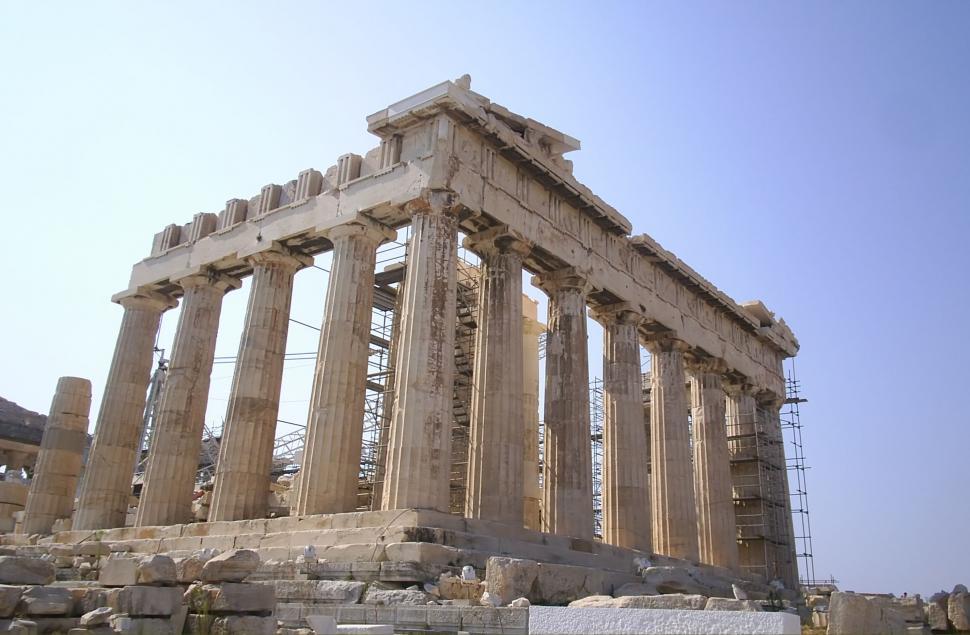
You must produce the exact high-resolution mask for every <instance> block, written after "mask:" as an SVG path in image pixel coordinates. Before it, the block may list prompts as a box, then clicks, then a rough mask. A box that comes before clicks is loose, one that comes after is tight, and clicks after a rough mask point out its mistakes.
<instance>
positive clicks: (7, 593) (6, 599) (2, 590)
mask: <svg viewBox="0 0 970 635" xmlns="http://www.w3.org/2000/svg"><path fill="white" fill-rule="evenodd" d="M23 592H24V590H23V589H22V588H21V587H19V586H8V585H6V584H2V585H0V617H10V616H11V615H13V612H14V609H16V608H17V603H18V602H20V595H21V594H22V593H23Z"/></svg>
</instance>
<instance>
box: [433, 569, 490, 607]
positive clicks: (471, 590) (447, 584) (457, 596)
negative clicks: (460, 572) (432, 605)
mask: <svg viewBox="0 0 970 635" xmlns="http://www.w3.org/2000/svg"><path fill="white" fill-rule="evenodd" d="M487 577H488V576H487V574H486V578H487ZM437 587H438V595H439V597H441V598H442V599H444V600H471V601H472V602H474V603H475V604H478V602H479V601H480V600H481V599H482V593H484V592H485V582H483V581H481V580H475V581H473V582H469V581H466V580H462V579H461V578H460V577H459V576H456V575H454V574H451V573H442V574H441V575H440V576H439V577H438V584H437Z"/></svg>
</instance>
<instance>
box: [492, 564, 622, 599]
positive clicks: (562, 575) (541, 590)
mask: <svg viewBox="0 0 970 635" xmlns="http://www.w3.org/2000/svg"><path fill="white" fill-rule="evenodd" d="M604 580H605V578H604V575H603V572H601V571H596V570H594V569H589V568H587V567H575V566H571V565H564V564H545V563H543V564H540V565H539V571H538V575H536V579H535V584H534V585H533V586H532V589H530V590H528V594H527V595H525V597H527V598H529V600H530V601H532V602H533V603H535V604H547V605H553V606H561V605H566V604H569V603H570V602H572V601H573V600H578V599H580V598H584V597H586V596H589V595H605V594H606V592H607V591H608V590H607V589H606V588H605V582H604ZM485 586H486V588H487V587H488V582H487V581H486V583H485ZM521 595H523V594H518V595H515V596H514V597H512V599H515V598H516V597H520V596H521ZM509 601H511V600H509Z"/></svg>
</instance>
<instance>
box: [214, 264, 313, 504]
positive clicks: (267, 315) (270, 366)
mask: <svg viewBox="0 0 970 635" xmlns="http://www.w3.org/2000/svg"><path fill="white" fill-rule="evenodd" d="M247 260H248V261H249V262H250V263H251V264H252V266H253V277H252V286H251V287H250V290H249V304H248V306H247V307H246V321H245V323H244V324H243V331H242V336H241V337H240V339H239V355H238V356H237V357H236V369H235V373H234V374H233V378H232V390H231V391H230V393H229V405H228V407H227V409H226V423H225V425H224V426H223V430H222V441H221V443H220V444H219V462H218V464H217V465H216V473H215V484H214V488H213V491H212V503H211V504H210V505H209V521H210V522H214V521H218V520H243V519H247V518H263V517H265V516H266V509H267V498H268V496H269V486H270V472H271V471H272V467H273V443H274V439H275V436H276V417H277V416H278V414H279V409H280V388H281V384H282V382H283V358H284V355H285V354H286V335H287V331H288V327H289V323H290V300H291V299H292V296H293V278H294V275H295V274H296V272H297V270H299V269H301V268H303V267H307V266H309V265H310V264H312V262H313V260H312V259H311V258H309V257H308V256H304V255H302V254H296V253H293V252H291V251H290V250H288V249H287V248H286V247H283V246H280V245H276V246H274V247H273V248H272V249H269V250H267V251H262V252H259V253H257V254H253V255H252V256H249V257H248V258H247Z"/></svg>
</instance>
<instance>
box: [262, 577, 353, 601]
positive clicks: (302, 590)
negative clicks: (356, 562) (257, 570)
mask: <svg viewBox="0 0 970 635" xmlns="http://www.w3.org/2000/svg"><path fill="white" fill-rule="evenodd" d="M254 584H262V585H267V586H270V587H272V588H273V592H274V595H275V596H276V600H277V601H278V602H297V601H299V602H312V603H318V604H356V603H357V602H359V601H360V597H361V595H363V593H364V589H365V588H367V584H366V583H364V582H356V581H350V580H272V581H267V582H257V583H254Z"/></svg>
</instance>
